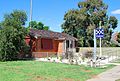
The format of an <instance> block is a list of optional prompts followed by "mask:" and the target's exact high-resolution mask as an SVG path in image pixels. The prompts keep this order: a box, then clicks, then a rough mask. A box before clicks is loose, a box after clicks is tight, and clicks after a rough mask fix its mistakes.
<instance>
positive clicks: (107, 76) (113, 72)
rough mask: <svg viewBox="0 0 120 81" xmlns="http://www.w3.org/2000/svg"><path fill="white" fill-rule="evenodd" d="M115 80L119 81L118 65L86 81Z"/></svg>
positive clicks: (119, 67)
mask: <svg viewBox="0 0 120 81" xmlns="http://www.w3.org/2000/svg"><path fill="white" fill-rule="evenodd" d="M117 79H120V65H118V66H116V67H114V68H112V69H110V70H108V71H106V72H103V73H101V74H99V75H98V76H96V77H95V78H93V79H90V80H87V81H115V80H117Z"/></svg>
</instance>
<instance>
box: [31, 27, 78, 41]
mask: <svg viewBox="0 0 120 81" xmlns="http://www.w3.org/2000/svg"><path fill="white" fill-rule="evenodd" d="M30 36H33V37H41V38H54V39H58V40H59V39H60V40H61V39H63V40H74V41H77V40H78V39H77V38H75V37H73V36H70V35H68V34H66V33H59V32H53V31H50V30H37V29H30Z"/></svg>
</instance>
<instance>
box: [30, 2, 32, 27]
mask: <svg viewBox="0 0 120 81" xmlns="http://www.w3.org/2000/svg"><path fill="white" fill-rule="evenodd" d="M31 21H32V0H30V22H31ZM30 28H31V24H30Z"/></svg>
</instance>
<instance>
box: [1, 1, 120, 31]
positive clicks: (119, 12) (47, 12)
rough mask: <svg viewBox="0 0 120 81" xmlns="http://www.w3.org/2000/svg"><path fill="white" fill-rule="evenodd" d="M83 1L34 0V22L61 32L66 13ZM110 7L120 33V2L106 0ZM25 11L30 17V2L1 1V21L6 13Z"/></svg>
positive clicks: (109, 10) (109, 9)
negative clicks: (39, 22) (16, 10)
mask: <svg viewBox="0 0 120 81" xmlns="http://www.w3.org/2000/svg"><path fill="white" fill-rule="evenodd" d="M79 1H82V0H33V20H36V21H41V22H43V23H44V24H45V25H47V26H50V29H51V30H53V31H58V32H61V31H62V29H61V27H60V26H61V24H62V23H63V17H64V14H65V12H67V11H68V10H69V9H76V8H78V7H77V4H78V2H79ZM104 2H105V3H106V4H108V5H109V8H108V15H109V16H110V15H113V16H115V17H117V19H118V23H119V24H118V27H117V29H116V30H115V31H120V4H119V3H120V0H104ZM15 9H18V10H25V11H26V13H27V15H28V21H27V24H28V22H29V12H30V0H0V21H2V20H3V16H4V14H5V13H10V12H12V11H13V10H15Z"/></svg>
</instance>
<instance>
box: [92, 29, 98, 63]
mask: <svg viewBox="0 0 120 81" xmlns="http://www.w3.org/2000/svg"><path fill="white" fill-rule="evenodd" d="M96 47H97V45H96V30H95V29H94V55H93V59H94V61H96Z"/></svg>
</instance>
